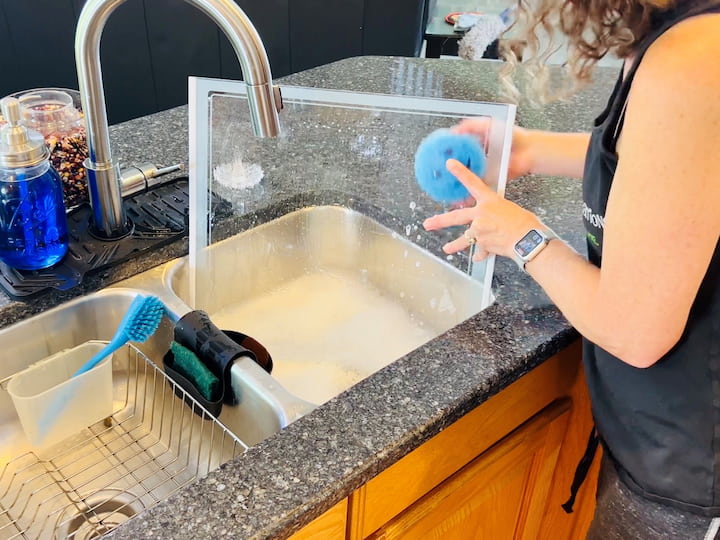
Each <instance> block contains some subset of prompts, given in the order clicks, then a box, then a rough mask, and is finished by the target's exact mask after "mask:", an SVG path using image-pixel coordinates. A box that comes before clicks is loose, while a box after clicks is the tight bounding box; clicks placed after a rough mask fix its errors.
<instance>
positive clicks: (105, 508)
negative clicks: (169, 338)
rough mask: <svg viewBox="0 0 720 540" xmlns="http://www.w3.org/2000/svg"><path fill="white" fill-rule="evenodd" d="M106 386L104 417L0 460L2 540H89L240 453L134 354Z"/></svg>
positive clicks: (128, 351)
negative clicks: (39, 448) (110, 392)
mask: <svg viewBox="0 0 720 540" xmlns="http://www.w3.org/2000/svg"><path fill="white" fill-rule="evenodd" d="M113 385H114V396H113V399H114V407H113V410H114V411H115V412H114V413H113V415H112V416H110V417H109V418H107V419H105V420H104V421H101V422H98V423H97V424H94V425H92V426H90V427H89V428H88V429H87V430H84V431H83V432H82V433H81V434H79V435H76V436H73V437H71V438H70V439H68V440H66V441H63V442H62V443H60V444H59V445H57V446H54V447H52V448H51V449H50V451H48V452H45V451H43V452H42V453H38V452H27V453H25V454H23V455H21V456H18V457H14V458H13V459H11V460H10V461H8V462H7V463H5V464H3V463H2V461H0V539H14V538H23V539H36V538H37V539H46V538H57V539H65V538H72V539H76V540H81V539H82V540H85V539H90V538H96V537H98V536H101V535H103V534H105V533H107V532H109V531H110V530H112V529H113V528H115V527H117V526H118V525H119V524H120V523H122V522H124V521H126V520H127V519H129V518H130V517H132V516H133V515H136V514H138V513H140V512H142V511H143V510H146V509H147V508H150V507H151V506H153V505H154V504H156V503H158V502H159V501H161V500H163V499H165V498H167V497H169V496H170V495H172V494H173V493H174V492H176V491H177V490H179V489H180V488H182V487H183V486H185V485H187V484H188V483H190V482H192V481H193V480H195V479H197V478H201V477H203V476H205V475H206V474H207V473H208V472H209V471H211V470H213V469H215V468H217V467H218V466H220V465H221V464H222V463H225V462H226V461H229V460H230V459H232V458H233V457H235V456H237V455H239V454H242V453H243V452H244V451H245V450H247V446H246V445H245V444H244V443H243V442H242V441H240V440H239V439H238V438H237V437H235V436H234V435H233V434H232V433H231V432H229V431H228V430H227V429H226V428H225V427H224V426H223V425H222V424H220V423H219V422H218V421H217V420H216V419H215V418H214V417H212V416H211V415H210V414H209V413H208V412H207V411H206V410H205V409H203V408H202V407H201V406H200V405H199V404H197V402H194V401H193V400H192V398H191V397H190V396H188V395H187V394H186V393H185V392H184V390H183V389H182V388H180V387H179V386H178V385H176V384H175V383H174V382H173V381H172V380H171V379H169V378H168V377H167V376H166V375H165V374H164V373H163V371H162V370H160V369H159V368H158V367H157V366H155V364H153V363H152V362H151V361H150V360H149V359H148V358H147V357H146V356H145V355H144V354H143V353H142V352H140V351H139V350H138V349H136V348H134V347H133V346H132V345H128V346H127V347H125V348H124V349H122V350H121V351H119V352H118V353H115V356H114V358H113ZM0 459H2V457H1V456H0ZM3 461H4V459H3Z"/></svg>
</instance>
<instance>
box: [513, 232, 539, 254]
mask: <svg viewBox="0 0 720 540" xmlns="http://www.w3.org/2000/svg"><path fill="white" fill-rule="evenodd" d="M542 243H543V237H542V236H540V233H539V232H537V231H536V230H534V229H533V230H532V231H530V232H529V233H527V234H526V235H525V236H523V237H522V238H521V239H520V241H519V242H518V243H517V244H515V251H516V252H517V254H518V255H520V256H521V257H527V256H528V255H530V253H531V252H532V250H533V249H535V248H536V247H538V246H539V245H540V244H542Z"/></svg>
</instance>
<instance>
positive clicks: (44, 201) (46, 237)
mask: <svg viewBox="0 0 720 540" xmlns="http://www.w3.org/2000/svg"><path fill="white" fill-rule="evenodd" d="M0 108H2V114H3V116H4V117H5V120H6V122H7V124H6V125H4V126H3V127H2V129H1V130H0V260H1V261H2V262H4V263H5V264H7V265H8V266H10V267H12V268H16V269H19V270H40V269H43V268H47V267H49V266H52V265H54V264H55V263H57V262H59V261H60V260H61V259H62V258H63V257H64V256H65V254H66V253H67V250H68V225H67V217H66V215H65V207H64V205H63V192H62V181H61V180H60V177H59V176H58V173H57V172H56V171H55V169H53V168H52V167H51V166H50V161H49V157H50V152H49V149H48V147H47V145H46V144H45V139H44V138H43V136H42V135H41V134H40V133H38V132H36V131H32V130H29V129H27V128H26V127H25V126H22V125H21V124H20V103H19V102H18V100H17V99H15V98H12V97H6V98H3V99H2V100H0Z"/></svg>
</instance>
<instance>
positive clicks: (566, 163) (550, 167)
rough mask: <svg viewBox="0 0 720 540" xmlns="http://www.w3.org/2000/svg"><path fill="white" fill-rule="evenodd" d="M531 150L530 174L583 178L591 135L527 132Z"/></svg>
mask: <svg viewBox="0 0 720 540" xmlns="http://www.w3.org/2000/svg"><path fill="white" fill-rule="evenodd" d="M527 136H528V138H529V141H530V143H529V146H530V149H531V158H530V172H531V173H533V174H544V175H547V176H569V177H570V178H578V179H580V178H582V177H583V169H584V168H585V155H586V154H587V149H588V144H589V142H590V134H589V133H553V132H551V131H535V130H529V131H527Z"/></svg>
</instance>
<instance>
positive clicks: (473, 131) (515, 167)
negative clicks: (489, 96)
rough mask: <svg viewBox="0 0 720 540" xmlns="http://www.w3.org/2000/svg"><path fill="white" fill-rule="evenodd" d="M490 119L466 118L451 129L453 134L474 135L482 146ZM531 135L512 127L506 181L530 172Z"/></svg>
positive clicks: (531, 164) (531, 163)
mask: <svg viewBox="0 0 720 540" xmlns="http://www.w3.org/2000/svg"><path fill="white" fill-rule="evenodd" d="M491 123H492V119H491V118H489V117H478V118H468V119H467V120H463V121H462V122H460V123H459V124H458V125H456V126H454V127H452V128H451V131H452V132H453V133H458V134H462V135H474V136H476V137H477V138H478V139H480V142H481V143H482V144H485V143H486V141H487V137H488V134H489V132H490V125H491ZM533 161H534V158H533V144H532V134H531V132H530V131H529V130H527V129H524V128H521V127H519V126H514V127H513V135H512V149H511V151H510V163H509V167H508V180H513V179H515V178H519V177H520V176H526V175H528V174H530V173H531V172H532V167H533Z"/></svg>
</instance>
